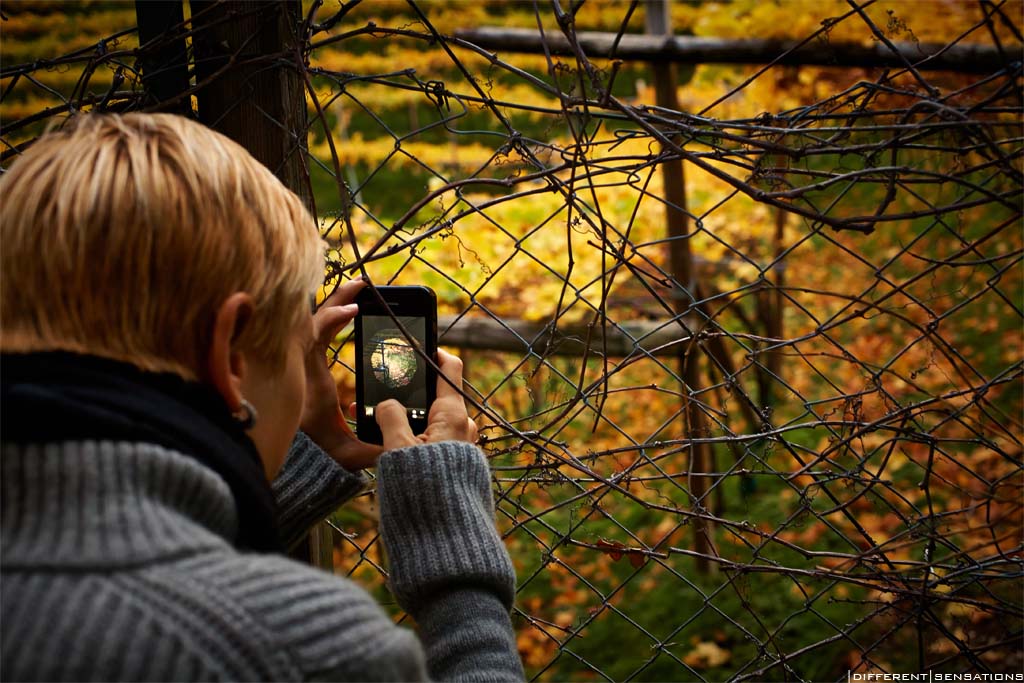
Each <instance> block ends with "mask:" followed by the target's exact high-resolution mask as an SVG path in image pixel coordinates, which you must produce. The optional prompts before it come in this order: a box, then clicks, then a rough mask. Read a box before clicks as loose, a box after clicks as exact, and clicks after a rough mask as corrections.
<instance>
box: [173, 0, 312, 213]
mask: <svg viewBox="0 0 1024 683" xmlns="http://www.w3.org/2000/svg"><path fill="white" fill-rule="evenodd" d="M191 7H192V23H193V27H194V33H193V38H192V45H193V49H194V52H195V71H196V83H197V85H198V86H199V88H198V90H197V92H196V99H197V101H198V108H199V120H200V121H201V122H202V123H204V124H206V125H207V126H209V127H210V128H213V129H214V130H216V131H218V132H220V133H223V134H225V135H227V136H228V137H230V138H231V139H232V140H234V141H236V142H238V143H239V144H240V145H242V146H243V147H245V148H246V149H247V150H248V151H249V153H250V154H252V155H253V156H254V157H255V158H256V159H258V160H259V161H260V162H262V163H263V164H264V165H265V166H266V167H267V168H269V169H270V170H271V171H273V172H274V174H275V175H276V176H277V177H278V178H279V179H280V180H281V182H283V183H284V184H285V186H287V187H288V188H289V189H290V190H292V191H293V192H295V194H297V195H298V196H299V197H300V198H301V199H302V200H303V202H304V203H305V204H306V206H307V208H309V209H310V213H312V214H313V215H314V216H315V215H316V213H315V210H314V209H315V207H314V203H313V195H312V191H311V189H310V184H309V172H308V169H307V167H306V158H305V156H306V97H305V90H304V84H303V80H302V76H301V70H302V69H303V64H301V63H299V62H298V60H299V58H300V55H299V48H300V42H301V40H302V37H301V36H299V35H298V27H299V24H300V21H301V7H300V4H299V0H277V1H276V2H265V1H264V0H232V1H231V2H223V1H217V0H191Z"/></svg>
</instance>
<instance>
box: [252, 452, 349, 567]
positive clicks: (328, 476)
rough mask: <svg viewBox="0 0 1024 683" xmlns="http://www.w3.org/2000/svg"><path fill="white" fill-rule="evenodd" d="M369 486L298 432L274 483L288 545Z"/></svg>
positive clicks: (272, 485) (285, 540)
mask: <svg viewBox="0 0 1024 683" xmlns="http://www.w3.org/2000/svg"><path fill="white" fill-rule="evenodd" d="M365 486H366V478H365V477H364V476H363V475H362V474H359V473H357V472H349V471H348V470H346V469H345V468H344V467H342V466H341V465H339V464H338V463H337V462H335V461H334V460H333V459H332V458H331V456H329V455H327V453H325V452H324V451H323V450H322V449H321V448H320V447H319V446H317V445H316V444H315V443H314V442H313V440H312V439H310V438H309V437H308V436H306V434H304V433H303V432H298V433H297V434H296V435H295V438H294V439H293V440H292V445H291V448H290V449H289V450H288V457H287V458H286V459H285V461H284V466H283V467H282V468H281V472H280V473H279V474H278V475H277V478H276V479H274V481H273V483H272V484H271V489H272V490H273V492H274V498H275V499H276V500H277V506H278V515H279V516H278V526H279V527H280V532H281V538H282V540H283V541H284V543H285V547H288V548H291V547H292V546H293V545H294V544H295V543H297V542H298V541H299V539H300V538H301V537H302V536H303V535H304V534H305V533H306V532H307V531H309V529H310V527H312V526H313V525H314V524H316V523H317V522H319V521H320V520H322V519H323V518H325V517H326V516H327V515H329V514H330V513H331V512H333V511H334V510H336V509H337V508H338V506H340V505H341V504H342V503H344V502H345V501H346V500H348V499H350V498H352V497H353V496H355V495H356V494H358V493H359V492H360V491H362V489H363V488H364V487H365Z"/></svg>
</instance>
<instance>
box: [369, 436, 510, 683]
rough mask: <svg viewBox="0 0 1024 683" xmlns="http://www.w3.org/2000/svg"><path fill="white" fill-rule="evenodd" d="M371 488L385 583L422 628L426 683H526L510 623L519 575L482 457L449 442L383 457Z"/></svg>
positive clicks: (488, 469) (453, 442) (463, 445)
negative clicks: (497, 520)
mask: <svg viewBox="0 0 1024 683" xmlns="http://www.w3.org/2000/svg"><path fill="white" fill-rule="evenodd" d="M377 485H378V493H379V496H380V516H381V522H380V524H381V535H382V537H383V540H384V544H385V546H386V548H387V551H388V557H389V562H390V579H389V584H390V587H391V591H392V592H393V593H394V595H395V598H396V599H397V600H398V602H399V604H400V605H401V606H402V607H403V608H404V609H405V610H406V611H408V612H409V613H410V614H411V615H412V616H413V618H415V620H416V623H417V624H418V625H419V630H420V637H421V639H422V641H423V644H424V648H425V650H426V653H427V667H428V670H429V671H430V675H431V677H433V678H435V679H438V680H466V681H469V680H476V681H507V680H520V681H521V680H523V678H524V674H523V668H522V663H521V662H520V660H519V656H518V654H517V651H516V643H515V635H514V633H513V630H512V622H511V619H510V618H509V610H510V609H511V606H512V601H513V598H514V596H515V571H514V569H513V567H512V562H511V560H510V559H509V556H508V552H507V551H506V550H505V546H504V544H503V543H502V542H501V538H500V537H499V535H498V531H497V529H496V528H495V525H494V499H493V496H492V494H491V475H490V468H489V467H488V466H487V460H486V458H484V455H483V453H481V452H480V450H479V449H477V448H476V447H474V446H471V445H469V444H466V443H461V442H455V441H449V442H444V443H437V444H424V445H422V446H412V447H409V448H403V449H399V450H394V451H389V452H387V453H385V454H384V455H382V456H381V459H380V461H379V463H378V466H377Z"/></svg>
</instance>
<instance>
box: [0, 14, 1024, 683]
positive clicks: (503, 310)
mask: <svg viewBox="0 0 1024 683" xmlns="http://www.w3.org/2000/svg"><path fill="white" fill-rule="evenodd" d="M206 4H216V3H206ZM203 6H204V3H192V6H191V9H189V7H188V6H186V10H187V11H191V12H194V13H195V15H196V16H195V17H192V16H189V15H188V14H186V15H185V16H183V18H182V21H181V23H180V24H175V25H168V26H167V29H166V31H165V32H164V33H163V34H162V35H163V36H164V37H165V38H166V40H165V39H164V38H159V39H157V40H155V41H145V40H144V41H143V43H144V46H143V48H144V49H140V48H139V47H138V44H139V38H138V32H137V30H136V29H135V28H134V27H135V23H134V22H135V16H134V8H133V6H131V5H124V4H121V3H105V4H104V3H98V4H80V5H64V4H61V3H46V2H31V3H15V2H8V3H5V5H4V7H3V8H2V12H3V13H4V16H3V23H2V24H0V30H3V31H4V32H5V34H6V41H5V47H4V48H3V49H4V54H3V61H4V64H3V67H2V79H0V88H2V99H0V127H2V133H0V140H2V142H3V148H2V150H0V158H2V165H3V166H4V167H7V166H8V165H9V164H10V163H13V162H15V161H16V158H17V155H18V153H19V152H20V151H21V150H22V149H24V148H25V146H26V145H29V144H31V142H32V140H33V139H34V138H35V137H36V136H38V134H39V133H40V132H41V130H42V129H43V127H45V126H46V125H54V122H57V124H56V125H59V121H60V120H62V119H63V118H64V117H66V116H67V115H71V114H74V113H77V112H80V111H103V110H112V111H126V110H136V109H147V108H153V107H156V106H159V105H156V104H154V102H153V100H152V88H149V89H147V88H144V87H143V79H142V75H143V74H152V73H154V72H159V71H160V68H161V67H160V66H159V65H157V66H155V67H154V66H152V64H153V63H154V62H153V61H152V59H153V57H152V55H154V54H157V53H159V50H165V51H166V50H167V49H169V47H173V45H172V43H173V41H182V42H181V44H182V45H184V46H185V50H184V52H183V53H182V55H183V56H184V58H185V60H184V62H183V63H185V64H186V68H187V69H188V76H187V79H188V85H187V88H186V89H185V90H184V91H182V92H180V93H179V94H178V95H177V97H176V99H175V100H174V102H176V104H175V106H177V107H179V108H181V109H182V110H184V111H186V112H187V111H190V110H191V109H193V108H194V105H195V100H196V98H197V97H199V98H201V97H202V88H203V87H204V86H205V85H208V83H212V82H216V80H217V78H221V77H222V75H223V74H220V73H216V72H215V73H214V74H213V75H211V76H210V77H209V80H208V81H206V80H204V77H203V76H202V66H203V65H202V64H201V59H202V55H201V54H199V53H198V51H197V50H196V49H195V45H197V44H198V43H197V42H196V41H197V39H198V38H201V36H198V32H200V31H201V30H212V29H208V28H200V27H199V26H198V24H197V23H195V22H196V18H197V17H199V15H200V12H199V11H198V10H199V9H200V8H202V7H203ZM269 6H270V5H269V4H266V3H255V4H254V3H249V4H246V3H240V4H237V5H231V6H230V7H229V11H228V13H227V14H226V15H224V17H223V18H222V19H221V20H220V21H222V22H232V21H238V20H240V19H241V18H244V17H245V16H246V13H249V14H252V13H257V14H258V13H260V12H265V11H267V10H266V7H269ZM770 6H774V7H775V8H776V10H777V14H776V16H777V17H779V18H780V19H787V18H788V20H789V21H788V23H787V25H785V26H780V25H774V26H771V25H769V24H768V23H767V22H768V20H769V19H770V18H771V15H770V14H768V13H769V10H770ZM922 6H924V7H927V8H928V9H926V10H921V9H920V8H921V7H922ZM660 7H661V6H660V5H658V4H657V3H655V4H649V3H638V2H631V3H630V2H616V3H608V2H603V3H596V2H572V3H569V2H557V1H556V2H551V3H549V2H536V3H531V2H525V3H519V2H504V3H499V2H489V3H485V2H481V3H472V4H471V3H459V2H452V3H440V2H409V3H393V2H379V1H378V2H364V3H360V2H358V0H354V1H350V2H345V3H339V2H334V3H330V2H319V1H317V2H313V3H309V2H306V3H304V4H303V5H302V7H301V16H299V15H298V12H296V15H295V21H294V22H293V23H292V24H290V26H291V31H292V32H293V33H292V34H291V39H292V42H291V43H290V45H291V46H292V47H289V48H288V49H281V50H278V51H276V52H270V53H266V52H259V51H253V50H252V49H251V47H252V46H251V44H249V43H243V45H242V46H241V47H238V48H233V52H231V53H230V55H229V57H230V59H229V61H228V62H227V65H228V66H229V67H230V66H231V64H248V65H249V66H250V67H252V68H253V69H254V71H250V72H247V73H249V74H250V75H249V76H247V78H249V79H251V80H250V81H249V83H250V84H251V83H255V79H256V78H257V76H256V75H252V74H262V73H263V72H265V71H267V70H269V69H273V68H283V69H285V70H286V71H288V72H289V73H290V74H292V77H295V76H296V75H297V76H298V82H299V83H300V85H299V89H300V91H301V92H303V93H304V96H305V98H306V105H307V107H306V109H307V116H308V119H307V121H308V123H307V125H306V128H304V129H298V130H296V129H295V128H294V125H293V124H292V123H291V122H288V121H281V120H278V119H277V118H276V117H274V121H273V122H272V123H273V124H274V125H275V126H276V127H277V128H278V129H279V130H280V136H281V139H283V140H286V141H288V140H292V141H294V145H293V147H294V149H295V150H298V151H299V152H301V158H302V159H303V160H304V167H305V169H306V173H305V174H304V176H305V178H306V180H305V181H304V182H305V183H307V188H306V189H307V190H308V194H309V195H310V196H311V198H312V201H313V203H314V204H315V207H316V215H317V216H318V221H319V224H320V229H321V232H322V233H323V235H324V236H325V239H326V240H327V241H328V243H329V245H330V247H331V252H330V268H329V274H328V279H327V286H326V289H327V290H329V289H330V288H331V287H332V286H334V285H336V284H337V283H339V282H341V281H343V280H344V279H347V278H349V277H353V276H358V275H360V274H366V275H369V276H370V277H371V278H372V279H373V280H374V281H375V282H377V283H379V284H382V283H392V282H393V283H398V284H427V285H429V286H431V287H432V288H434V289H435V290H436V291H437V293H438V297H439V302H440V304H439V305H440V311H439V313H440V315H441V320H442V321H441V326H440V332H441V344H442V345H445V346H448V347H450V348H452V349H453V350H455V351H456V352H457V353H459V354H460V355H462V356H463V358H464V360H465V361H466V368H467V374H466V379H467V382H466V387H465V392H466V400H467V402H468V403H469V405H470V406H471V409H470V412H471V415H472V416H473V417H474V418H475V419H476V421H477V423H478V424H479V426H480V433H481V446H482V448H483V449H484V451H485V452H486V453H487V455H488V457H489V458H490V460H491V465H492V469H493V472H494V490H495V495H496V498H497V501H498V507H497V519H498V525H499V528H500V530H501V532H502V534H503V536H504V538H505V540H506V543H507V545H508V548H509V551H510V553H511V555H512V557H513V560H514V563H515V565H516V569H517V572H518V576H519V590H518V600H517V605H516V607H515V612H514V624H515V626H516V629H517V637H518V642H519V647H520V653H521V654H522V656H523V659H524V662H525V664H526V667H527V674H528V677H529V678H531V679H536V680H616V681H618V680H658V681H665V680H726V679H728V680H737V681H740V680H755V681H760V680H844V679H846V677H847V675H848V674H868V673H885V672H897V673H907V672H928V671H932V672H950V673H955V672H970V673H973V674H983V673H989V674H992V673H1011V672H1019V671H1020V670H1021V667H1022V666H1024V654H1022V648H1021V645H1022V606H1021V590H1022V582H1021V577H1022V554H1021V550H1022V536H1021V533H1022V521H1024V519H1022V517H1024V515H1022V504H1021V501H1022V497H1021V487H1022V484H1024V477H1022V468H1021V462H1022V461H1021V458H1022V442H1021V438H1022V429H1021V424H1022V412H1021V411H1022V405H1024V400H1022V384H1021V375H1022V341H1024V340H1022V318H1024V314H1022V291H1024V290H1022V268H1021V255H1022V248H1024V238H1022V232H1021V192H1022V162H1021V159H1022V139H1024V138H1022V109H1024V91H1022V88H1021V63H1022V57H1024V54H1022V46H1021V45H1022V43H1021V34H1020V22H1019V17H1020V16H1021V5H1020V3H1019V2H1016V3H1014V2H987V1H983V2H979V3H959V4H953V3H941V2H932V3H892V4H888V5H883V4H881V3H873V2H870V1H869V2H864V3H860V2H858V1H857V0H850V1H849V2H844V3H839V2H835V3H815V4H811V3H806V4H805V3H798V2H792V3H788V4H787V3H781V4H778V3H775V4H773V3H754V2H746V3H744V2H737V3H732V4H725V5H723V4H719V3H699V2H695V3H678V4H677V5H676V6H674V7H672V8H671V9H672V13H671V14H669V15H668V17H667V18H668V21H667V22H663V25H662V30H664V31H668V30H669V29H671V28H672V26H673V24H674V26H675V30H676V32H677V33H678V34H679V35H683V34H686V33H691V34H697V35H696V36H695V38H694V39H693V40H692V41H690V42H687V39H685V38H684V39H682V40H680V41H679V43H678V46H676V47H673V46H672V45H669V44H668V43H665V42H662V43H658V44H657V45H660V46H661V47H660V48H656V49H654V51H653V52H650V51H649V52H647V53H643V52H642V50H640V51H637V50H639V48H636V45H635V44H633V43H630V41H631V40H637V39H638V38H639V37H642V35H646V36H647V39H648V40H649V39H658V40H664V39H663V38H660V37H658V36H656V35H652V32H653V33H657V31H658V30H657V26H656V24H657V22H655V23H653V24H652V23H651V20H652V18H653V15H654V13H655V12H656V11H660V9H659V8H660ZM766 7H768V8H769V9H765V8H766ZM915 8H916V9H915ZM292 9H296V7H295V6H293V7H292ZM758 13H762V14H760V15H759V14H758ZM647 15H651V16H647ZM931 15H934V16H932V17H931V18H932V19H934V20H935V23H936V24H938V25H941V26H939V27H938V28H934V27H933V30H934V31H940V32H941V31H945V34H944V35H945V38H944V39H943V40H942V41H941V42H938V43H937V44H930V43H929V42H928V41H927V40H925V39H922V38H921V36H920V34H922V33H923V32H925V31H926V26H927V24H926V23H925V20H924V17H926V16H931ZM69 17H70V19H69ZM709 17H710V18H711V19H715V18H717V20H719V21H722V22H725V19H723V17H724V18H726V19H731V21H732V22H733V23H732V24H729V23H728V22H725V23H720V24H718V25H719V26H726V27H729V26H732V27H733V30H734V31H736V33H734V34H733V35H742V32H743V30H745V29H744V28H743V27H746V26H755V27H756V26H762V27H765V28H764V30H765V31H774V33H773V34H772V35H770V36H761V35H755V36H753V37H755V38H761V37H767V38H777V37H779V35H781V33H780V32H782V33H785V37H786V39H787V40H788V42H785V41H782V42H776V43H771V45H772V46H773V48H772V49H774V50H775V51H774V52H773V53H772V54H774V55H775V56H774V57H772V58H768V59H763V60H762V61H761V62H760V63H759V64H756V65H748V66H736V65H731V66H725V65H722V64H719V63H703V62H704V61H707V59H704V58H696V57H689V58H688V57H686V54H688V53H687V50H688V49H690V48H691V47H693V46H694V45H697V44H698V43H699V39H700V37H701V35H702V34H701V32H702V31H706V30H708V29H707V25H708V24H707V22H709V21H711V19H709ZM751 17H753V18H751ZM766 17H767V18H766ZM915 17H916V19H917V20H916V22H915ZM645 20H646V23H645ZM755 20H756V21H760V22H762V23H761V24H750V23H749V22H751V21H755ZM119 22H120V23H119ZM702 22H703V23H702ZM743 22H748V23H743ZM943 22H945V23H943ZM711 25H712V26H714V25H715V24H714V23H713V22H712V24H711ZM296 26H297V27H298V28H296ZM943 26H945V27H946V28H942V27H943ZM481 27H492V28H494V29H497V30H494V31H491V33H488V32H487V31H483V30H475V29H481ZM951 27H952V28H951ZM118 29H123V30H120V31H118ZM61 31H66V32H68V34H69V35H70V34H73V36H74V38H71V37H66V38H63V39H59V40H54V38H53V36H54V35H56V36H58V37H59V36H61V35H62V34H61ZM915 31H916V33H915ZM595 32H596V33H595ZM797 33H799V35H797ZM527 34H528V35H529V36H532V37H533V38H534V42H532V43H529V44H528V45H527V44H526V43H524V42H523V41H522V37H523V36H526V35H527ZM517 36H518V37H517ZM68 40H74V41H77V42H76V43H72V44H68V43H67V42H66V41H68ZM516 40H519V41H520V42H519V43H516V42H515V41H516ZM602 41H603V42H602ZM932 42H935V41H934V40H933V41H932ZM638 44H639V43H637V45H638ZM673 45H675V44H673ZM687 46H690V47H687ZM856 46H860V48H870V49H871V50H872V51H873V54H874V55H875V57H872V58H871V59H877V60H878V61H877V62H874V63H865V64H864V65H863V66H858V65H854V66H848V65H847V66H843V67H839V66H829V65H830V64H844V62H843V59H844V55H847V53H849V52H850V51H852V50H854V49H855V48H856ZM705 47H706V46H705ZM627 48H629V50H632V52H629V51H628V50H627ZM634 48H636V49H634ZM750 49H752V48H751V41H742V40H737V41H732V42H730V43H727V44H726V45H725V50H724V52H720V53H717V54H719V55H723V54H724V55H732V56H733V57H735V56H736V55H740V57H737V60H739V59H742V54H744V51H747V50H750ZM19 50H22V52H19ZM673 50H674V52H673ZM627 53H628V56H626V57H624V56H623V55H627ZM670 53H671V54H672V55H675V56H673V57H671V58H669V57H667V55H669V54H670ZM982 53H984V54H982ZM160 54H164V55H165V56H166V55H167V54H168V53H167V52H164V53H160ZM59 55H62V56H59ZM659 55H660V56H659ZM956 55H967V56H966V57H964V59H965V60H966V61H962V62H959V63H956V62H955V61H954V62H949V61H942V60H943V59H953V58H954V57H956ZM147 58H148V59H150V60H151V61H150V62H148V64H150V66H149V67H147V68H146V70H144V69H143V67H142V66H141V65H142V64H147V62H146V59H147ZM718 59H719V60H721V61H730V59H732V58H731V57H729V56H725V57H722V56H720V57H718ZM857 59H868V58H866V57H858V58H857ZM673 60H674V61H677V62H679V63H673ZM985 60H989V61H985ZM733 61H736V60H733ZM688 62H697V63H696V64H693V63H688ZM190 64H191V66H189V65H190ZM873 64H874V65H873ZM936 66H941V67H942V70H935V67H936ZM228 71H229V69H228V70H226V71H225V73H226V72H228ZM140 72H141V73H140ZM246 83H247V82H246V81H244V80H243V82H242V83H241V87H242V88H243V91H244V89H245V88H246V87H247V86H246ZM250 96H251V97H252V98H256V97H258V96H259V92H258V89H257V88H256V87H255V86H252V87H251V89H250ZM243 99H245V98H243ZM162 108H167V106H166V102H164V104H163V105H162ZM264 114H265V115H264V118H266V117H269V116H271V113H270V112H269V111H265V112H264ZM275 170H276V169H275ZM41 248H45V245H41ZM347 342H348V340H347V337H342V338H339V339H338V344H337V346H336V348H335V349H333V354H334V356H333V358H332V361H333V363H334V371H335V374H336V377H337V379H338V382H339V392H340V395H341V397H342V401H343V402H345V403H347V402H348V401H350V400H352V397H353V395H354V379H353V377H352V372H351V367H352V356H353V354H352V349H351V344H349V343H347ZM375 514H376V513H375V509H374V496H373V493H372V491H370V492H368V493H367V494H365V495H364V496H362V497H360V498H358V499H356V500H355V501H354V502H353V503H352V504H350V505H349V506H346V507H345V508H344V509H342V510H340V511H338V512H337V513H336V514H335V515H334V516H333V517H332V518H331V520H330V522H329V524H330V525H331V529H332V530H333V542H332V546H333V565H334V571H336V572H338V573H340V574H346V575H351V576H353V577H354V578H355V579H357V580H359V581H360V582H361V583H363V584H364V585H368V586H370V587H371V588H373V589H374V590H376V591H377V593H378V595H379V597H380V598H381V599H382V601H384V602H385V603H389V602H390V598H389V597H388V595H387V593H386V589H385V588H384V579H385V578H386V558H384V557H383V550H382V548H381V546H380V544H379V542H378V539H377V536H376V531H375V529H376V521H375ZM396 618H404V617H402V616H401V615H400V614H399V613H398V612H397V610H396ZM989 680H992V679H989Z"/></svg>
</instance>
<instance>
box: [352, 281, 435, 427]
mask: <svg viewBox="0 0 1024 683" xmlns="http://www.w3.org/2000/svg"><path fill="white" fill-rule="evenodd" d="M356 303H357V304H359V315H358V316H356V434H357V435H358V436H359V438H360V440H362V441H366V442H367V443H376V444H380V443H383V436H382V435H381V432H380V427H379V426H378V425H377V420H376V418H375V416H374V411H375V410H376V408H377V406H378V405H379V404H380V403H382V402H383V401H386V400H387V399H389V398H393V399H395V400H397V401H398V402H399V403H401V404H402V405H403V406H405V410H406V415H407V416H408V417H409V425H410V426H411V427H412V431H413V434H422V433H423V432H424V431H426V429H427V415H429V413H430V406H431V404H433V402H434V396H435V394H436V392H437V371H436V370H435V369H434V366H433V365H431V364H430V363H428V362H427V360H426V359H427V358H429V359H431V360H432V361H433V362H434V364H436V363H437V296H436V295H435V294H434V292H433V290H431V289H430V288H429V287H373V286H372V285H371V286H368V287H366V288H364V289H362V290H360V292H359V294H358V295H357V296H356Z"/></svg>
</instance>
